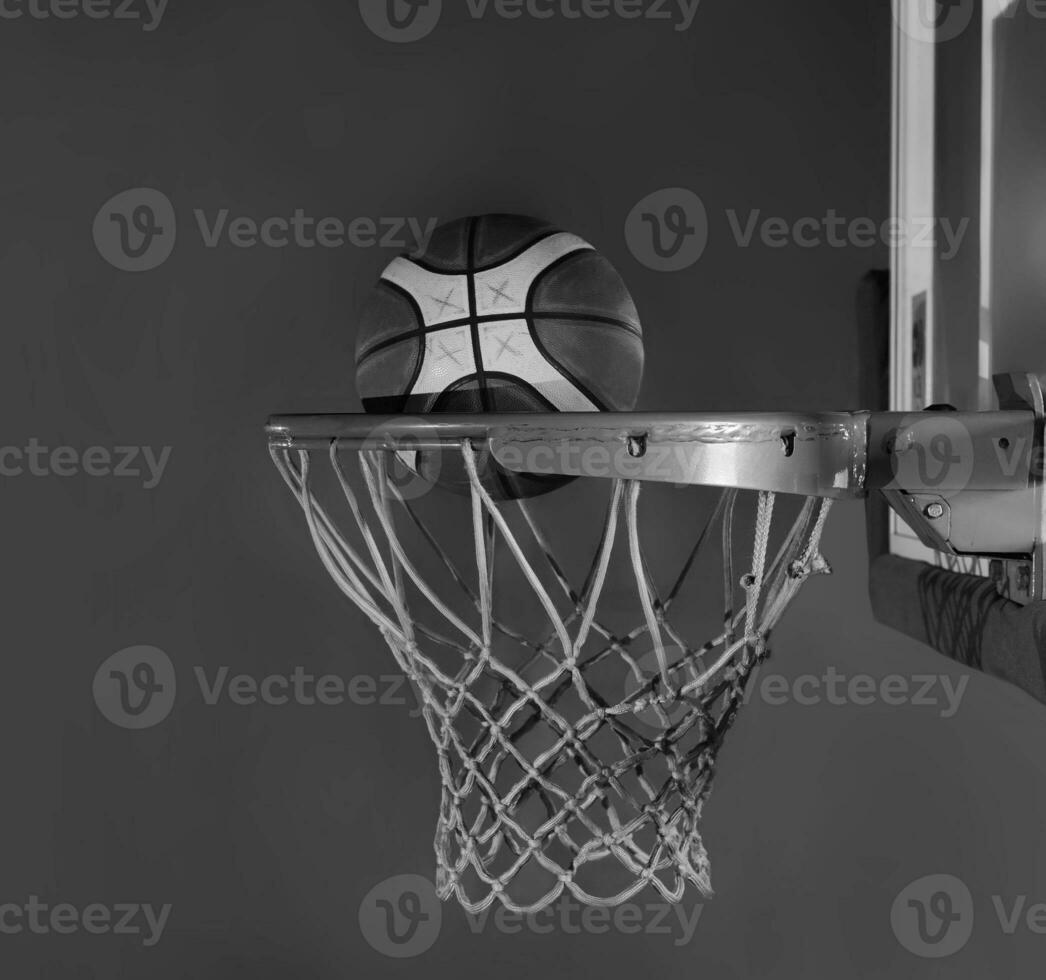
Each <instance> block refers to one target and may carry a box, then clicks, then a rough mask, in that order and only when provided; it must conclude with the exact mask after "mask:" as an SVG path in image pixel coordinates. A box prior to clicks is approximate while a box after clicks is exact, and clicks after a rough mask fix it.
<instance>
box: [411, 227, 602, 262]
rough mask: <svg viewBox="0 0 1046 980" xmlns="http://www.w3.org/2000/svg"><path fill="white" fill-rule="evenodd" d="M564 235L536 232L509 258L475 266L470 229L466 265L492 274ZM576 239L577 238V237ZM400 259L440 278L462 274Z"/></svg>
mask: <svg viewBox="0 0 1046 980" xmlns="http://www.w3.org/2000/svg"><path fill="white" fill-rule="evenodd" d="M475 220H476V219H475V218H470V219H469V221H475ZM563 234H567V232H562V231H559V230H558V229H552V230H551V231H542V232H535V238H534V239H533V240H532V241H528V242H526V244H524V245H522V246H520V247H519V248H518V250H517V251H515V252H510V253H509V254H508V256H506V257H505V258H501V259H497V260H496V261H494V262H492V263H490V265H473V264H472V261H473V255H472V252H471V245H470V244H469V242H471V241H472V238H471V235H472V230H471V228H470V229H469V236H470V237H469V238H468V239H467V241H466V246H465V247H466V249H467V250H469V252H468V255H467V256H466V258H465V263H466V265H467V266H468V267H469V268H471V269H473V270H474V271H475V272H477V273H478V272H490V271H491V270H492V269H497V268H498V267H499V266H502V265H505V264H506V263H507V262H514V261H515V260H516V259H518V258H519V257H520V256H521V255H522V254H523V253H524V252H526V251H527V250H528V249H532V248H533V247H534V246H535V245H540V244H541V243H542V242H543V241H546V240H547V239H549V238H554V237H555V236H556V235H563ZM574 237H575V238H576V237H577V236H576V235H575V236H574ZM585 244H586V245H587V246H588V248H590V249H591V248H592V246H591V245H588V243H587V242H586V243H585ZM593 251H594V249H593ZM400 258H401V259H404V260H406V261H407V262H413V263H414V265H416V266H418V267H419V268H421V269H424V270H425V271H426V272H432V273H434V274H436V275H440V276H453V275H460V273H455V272H454V271H453V270H451V269H437V268H436V267H435V266H433V265H430V264H428V263H426V262H425V261H424V259H422V258H420V257H419V256H416V255H409V254H407V253H404V254H403V255H401V256H400Z"/></svg>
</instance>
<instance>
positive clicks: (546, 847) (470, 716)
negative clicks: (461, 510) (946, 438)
mask: <svg viewBox="0 0 1046 980" xmlns="http://www.w3.org/2000/svg"><path fill="white" fill-rule="evenodd" d="M460 452H461V453H462V455H463V457H464V464H465V470H466V472H467V473H468V475H469V481H470V484H471V508H470V528H471V539H472V541H471V545H470V547H469V549H468V554H467V562H465V561H463V560H462V557H460V556H455V555H454V554H453V550H454V549H453V547H451V546H448V545H447V544H446V543H441V541H440V539H439V534H438V533H436V531H434V530H433V529H432V527H430V526H429V525H428V524H427V523H426V522H425V521H424V520H423V519H422V518H421V516H420V515H419V513H418V509H417V507H416V506H415V505H414V503H413V502H412V501H411V500H409V499H406V497H405V496H404V494H403V493H401V492H400V490H399V488H398V487H397V486H396V485H395V483H394V482H393V481H391V480H390V479H389V475H388V469H387V467H388V465H389V454H388V453H384V452H375V451H370V450H364V451H361V452H355V451H354V452H352V453H351V454H350V453H348V452H346V453H345V454H344V457H349V456H351V457H353V458H354V459H355V461H356V465H355V466H353V467H351V470H352V472H351V474H350V471H349V468H347V467H346V464H345V459H344V458H343V454H341V453H340V452H339V449H338V446H337V445H336V444H333V443H332V445H331V448H330V453H329V460H330V463H331V466H332V468H333V472H334V474H335V475H336V478H337V479H336V483H333V484H332V485H331V487H330V489H331V490H334V491H336V492H337V493H338V494H339V496H340V497H341V498H342V499H341V504H340V505H341V506H344V507H346V508H347V509H348V510H349V512H351V515H352V519H353V520H352V525H351V526H352V527H353V530H352V531H351V533H349V532H348V531H347V529H343V528H341V527H339V525H338V523H337V522H335V521H334V520H333V519H332V518H331V516H330V512H329V510H328V509H326V508H325V507H324V506H323V505H322V504H321V503H320V502H319V500H318V496H319V494H318V493H317V492H316V486H315V485H316V474H314V473H313V472H312V467H311V466H310V464H311V463H312V462H313V460H312V458H311V456H310V454H309V453H308V452H305V451H299V450H295V451H288V450H283V449H274V450H273V458H274V460H275V462H276V464H277V466H278V467H279V469H280V471H281V473H282V474H283V476H284V479H285V480H286V482H287V484H288V486H289V487H290V488H291V490H292V491H293V493H294V495H295V496H296V498H297V499H298V501H299V503H300V504H301V506H302V509H303V511H304V513H305V517H306V520H307V523H308V527H309V530H310V532H311V535H312V538H313V540H314V542H315V544H316V548H317V551H318V552H319V556H320V558H321V560H322V562H323V564H324V566H325V567H326V569H327V571H328V572H329V573H330V575H331V577H332V578H333V579H334V581H335V582H336V583H337V585H338V587H339V588H340V589H341V591H342V592H343V593H344V594H345V595H346V596H347V597H348V598H349V599H351V600H352V601H353V602H354V603H355V604H356V605H357V606H358V607H359V608H360V609H361V610H363V612H364V613H366V615H367V616H368V617H369V618H370V619H371V620H372V621H373V622H374V624H375V625H376V626H377V627H378V629H379V630H380V631H381V634H382V636H383V637H384V639H385V641H386V642H387V643H388V646H389V648H390V649H391V650H392V653H393V655H394V656H395V658H396V662H397V664H398V665H399V667H400V668H401V669H402V670H403V671H404V673H405V674H406V675H407V676H408V677H409V678H410V679H411V681H412V682H413V683H414V685H415V686H416V689H417V691H418V692H419V695H420V700H421V704H422V710H423V714H424V718H425V721H426V723H427V725H428V730H429V733H430V735H431V737H432V741H433V742H434V744H435V746H436V752H437V756H438V764H439V770H440V775H441V780H442V784H443V794H442V796H443V798H442V803H441V806H440V811H439V822H438V828H437V832H436V840H435V848H436V860H437V890H438V892H439V894H440V896H441V897H442V898H448V897H449V896H451V895H455V896H456V897H457V898H458V900H459V901H460V902H461V904H462V905H463V906H464V907H465V908H466V909H467V910H469V911H471V912H479V911H482V910H483V909H486V908H487V907H488V906H490V905H491V903H492V902H494V901H500V902H501V903H502V904H504V905H505V906H506V907H507V908H509V909H510V910H513V911H516V912H534V911H538V910H541V909H543V908H545V907H546V906H548V905H550V904H551V903H553V902H554V901H555V900H556V899H557V898H558V897H559V896H560V895H561V894H562V893H563V891H564V890H569V892H570V893H571V894H572V895H573V896H574V897H575V898H576V899H577V900H578V901H580V902H583V903H586V904H590V905H596V906H613V905H617V904H620V903H622V902H625V901H627V900H628V899H630V898H631V897H632V896H633V895H635V894H636V893H637V892H638V891H639V890H640V889H642V888H644V887H647V886H651V887H653V888H655V889H656V890H657V891H658V892H659V893H660V894H661V896H663V897H664V898H665V899H666V900H668V901H672V902H678V901H680V900H681V899H682V897H683V894H684V892H685V889H686V884H687V882H690V883H692V884H693V885H695V886H696V887H697V888H698V889H699V890H700V891H701V893H703V894H706V895H707V894H710V891H711V886H710V879H709V864H708V857H707V854H706V852H705V848H704V845H703V843H702V840H701V835H700V832H699V823H700V818H701V810H702V806H703V804H704V801H705V799H706V797H707V795H708V793H709V791H710V789H711V784H712V779H713V775H714V770H715V761H716V755H717V753H718V750H719V748H720V746H721V744H722V741H723V738H724V736H725V734H726V732H727V730H728V729H729V727H730V725H731V724H732V723H733V721H734V718H735V715H736V713H737V710H738V708H739V707H740V706H741V704H742V703H743V699H744V692H745V688H746V685H747V684H748V682H749V680H750V679H751V676H752V672H753V671H754V670H755V668H756V667H757V666H758V664H759V663H760V662H761V661H762V660H763V659H764V658H765V657H766V656H767V655H768V647H767V643H768V640H769V636H770V633H771V631H772V630H773V628H774V627H775V625H776V624H777V622H778V621H779V619H780V618H781V616H782V614H783V613H784V611H785V609H786V608H787V606H788V604H789V603H790V602H791V600H792V599H793V597H794V596H795V594H796V592H797V591H798V590H799V588H800V586H801V585H802V584H803V582H804V581H805V580H806V579H807V578H808V577H809V576H810V575H811V574H815V573H821V572H827V571H829V570H830V569H829V568H828V565H827V563H826V562H825V561H824V559H823V557H822V556H821V554H820V552H819V541H820V538H821V532H822V530H823V528H824V522H825V518H826V517H827V514H828V509H829V505H830V502H829V501H827V500H824V501H822V500H818V499H813V498H811V499H808V500H805V501H804V502H803V503H802V506H801V507H800V508H799V510H798V514H797V516H795V518H794V520H792V521H791V523H790V524H788V523H786V525H785V528H784V530H783V531H782V532H781V533H780V534H777V535H776V537H777V538H779V541H774V544H773V548H772V549H771V541H772V537H774V532H773V524H774V520H773V519H774V509H775V496H774V495H773V494H770V493H760V494H757V495H752V496H753V497H754V498H755V500H754V513H753V515H752V517H753V520H752V522H751V525H752V527H751V540H752V543H751V548H750V549H746V550H745V552H744V553H743V554H742V555H737V554H735V544H734V540H733V538H734V534H735V524H736V523H738V521H737V520H736V517H735V514H736V512H737V510H738V506H739V504H738V501H739V498H740V497H741V494H739V492H738V491H735V490H727V491H724V492H723V493H722V494H721V496H720V497H719V499H718V504H717V505H716V506H715V508H714V510H713V512H712V514H711V517H710V518H709V519H708V520H706V521H705V522H704V523H703V525H702V526H701V528H700V530H699V532H698V534H697V537H696V541H695V542H694V544H693V547H692V548H690V549H689V550H688V551H687V552H686V553H685V558H684V560H683V561H682V563H681V569H680V571H679V573H678V574H677V575H676V576H675V577H674V578H673V579H672V581H671V586H670V588H668V589H667V590H666V591H664V592H663V593H661V592H659V591H658V589H657V586H656V584H655V577H654V575H653V574H652V573H651V571H650V566H649V564H648V562H647V557H646V555H645V553H644V549H643V544H642V540H641V535H640V523H641V520H640V508H639V502H640V495H641V485H640V483H638V482H634V481H623V480H616V481H607V488H608V491H609V500H608V502H607V504H606V511H605V520H604V521H603V523H602V530H601V538H600V540H599V543H598V546H597V547H596V549H595V555H594V557H593V558H592V559H591V562H590V563H589V562H588V561H586V566H587V573H586V574H585V575H584V581H583V584H581V586H580V588H577V589H575V588H574V587H573V586H572V584H571V582H570V581H569V577H568V574H567V572H566V571H564V568H565V565H564V564H563V563H562V562H561V561H560V559H559V558H558V557H557V555H556V554H555V551H554V549H553V547H552V545H551V543H550V540H549V538H548V537H547V536H546V534H545V533H544V532H543V531H542V529H541V527H540V525H539V523H538V521H537V520H536V519H535V516H534V508H533V506H532V504H531V503H528V502H525V501H516V502H513V503H510V504H505V503H498V502H496V501H494V500H493V499H492V498H491V496H490V494H489V493H488V492H487V490H486V489H485V487H484V484H483V481H482V480H481V478H480V476H479V474H478V471H477V456H476V454H475V452H474V450H473V449H472V447H471V445H470V443H469V442H467V441H465V442H463V443H462V445H461V448H460ZM357 469H358V472H356V471H357ZM457 499H460V498H457ZM510 517H511V519H510ZM444 530H445V529H444ZM408 538H409V539H410V540H411V541H412V542H413V543H414V544H415V545H417V546H420V547H421V548H422V549H423V550H424V551H425V552H426V554H425V555H424V556H422V555H420V554H418V555H416V556H412V555H408V553H407V547H406V541H407V540H408ZM459 538H460V535H459ZM710 542H715V543H716V544H717V545H718V548H719V549H720V550H721V555H720V556H719V557H720V558H721V568H722V580H721V585H720V586H718V587H717V589H716V590H715V591H716V592H719V594H720V595H721V597H722V598H721V604H719V603H718V602H717V604H716V605H717V609H718V610H719V612H718V613H717V615H716V623H715V626H714V628H713V629H712V630H711V632H712V633H713V634H714V635H713V636H711V638H708V639H703V640H701V641H699V642H696V643H695V642H692V641H690V640H689V639H688V638H687V637H686V636H684V631H683V630H682V629H681V628H680V627H679V626H678V625H674V624H673V621H674V620H675V619H676V617H675V615H673V616H672V617H671V618H670V615H669V614H670V613H674V611H675V609H676V607H677V605H679V604H678V603H677V600H678V599H679V597H680V594H681V590H682V588H683V585H684V583H685V582H687V581H688V579H690V578H692V577H693V575H694V569H695V567H697V561H698V556H699V555H700V554H703V553H705V552H707V551H708V550H711V549H714V547H715V545H710ZM458 543H459V544H460V540H459V542H458ZM713 557H714V555H713ZM615 561H616V562H618V563H619V564H621V563H623V567H624V569H625V572H626V576H627V577H628V578H630V579H631V582H630V585H629V588H628V594H629V597H630V598H631V599H632V602H631V603H628V602H626V601H625V599H624V597H623V590H622V589H621V588H620V586H616V587H614V588H611V587H609V586H608V580H609V578H610V577H611V576H610V569H611V567H612V564H613V563H614V562H615ZM742 562H743V564H742ZM738 571H743V573H744V574H743V575H740V576H738V574H737V572H738ZM495 572H496V574H495ZM448 590H450V591H451V592H453V596H448V594H447V592H448ZM703 591H704V592H705V593H706V594H707V592H708V590H707V589H706V590H703ZM629 608H631V611H632V614H633V615H632V619H631V621H630V625H629V626H628V627H627V628H621V627H620V626H618V625H617V622H618V621H621V620H622V617H623V616H624V617H627V616H628V614H629ZM512 610H528V612H527V616H526V618H527V620H528V621H529V627H527V626H523V627H521V626H519V625H517V624H515V623H513V622H512V621H511V620H512V615H511V613H512ZM612 620H613V621H614V623H613V624H612V623H611V621H612Z"/></svg>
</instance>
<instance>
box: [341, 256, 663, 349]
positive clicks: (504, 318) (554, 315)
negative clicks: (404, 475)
mask: <svg viewBox="0 0 1046 980" xmlns="http://www.w3.org/2000/svg"><path fill="white" fill-rule="evenodd" d="M570 254H571V255H576V254H577V253H576V252H571V253H570ZM568 258H569V256H568ZM385 285H387V286H392V287H393V288H396V289H397V290H398V288H399V287H396V286H395V285H394V284H393V283H385ZM412 305H413V306H414V308H415V309H418V306H417V304H416V303H413V302H412ZM525 319H532V320H568V321H570V322H576V323H592V324H594V325H596V326H601V327H615V328H616V329H618V330H621V331H623V332H624V333H630V334H632V336H633V337H636V338H638V339H640V340H642V338H643V332H642V329H637V328H636V327H633V326H632V325H631V324H629V323H626V322H625V321H623V320H616V319H614V318H613V317H609V316H602V315H598V314H591V313H563V312H557V311H555V310H553V311H546V310H540V311H538V310H531V311H528V310H526V309H524V310H523V311H522V312H520V313H485V314H484V315H483V316H477V317H476V318H475V320H473V319H472V318H471V317H466V318H464V319H458V320H448V321H447V322H446V323H439V324H435V325H434V326H431V327H422V328H421V329H420V330H409V331H407V332H405V333H398V334H396V335H395V336H394V337H388V338H386V339H385V340H382V341H380V342H379V343H377V344H375V345H374V346H373V347H369V348H367V350H365V351H363V352H362V353H360V354H359V355H357V357H356V364H357V365H359V364H362V363H363V362H364V361H366V360H367V358H369V357H372V356H373V355H374V354H380V353H381V352H382V351H383V350H385V349H386V348H388V347H395V346H396V344H402V343H403V342H404V341H406V340H421V339H423V338H424V337H427V336H428V335H429V334H430V333H439V331H441V330H452V329H454V328H455V327H468V326H471V325H472V324H473V323H475V324H476V325H477V326H479V325H480V324H484V323H505V322H508V321H510V320H525Z"/></svg>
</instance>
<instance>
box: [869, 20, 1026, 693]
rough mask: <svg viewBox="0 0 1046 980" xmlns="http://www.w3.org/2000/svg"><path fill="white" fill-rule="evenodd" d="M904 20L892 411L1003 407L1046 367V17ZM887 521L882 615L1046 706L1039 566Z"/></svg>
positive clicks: (896, 137) (898, 72)
mask: <svg viewBox="0 0 1046 980" xmlns="http://www.w3.org/2000/svg"><path fill="white" fill-rule="evenodd" d="M892 9H893V14H894V17H893V32H894V37H893V68H894V70H893V114H892V115H893V139H892V197H893V201H892V214H893V215H894V217H895V218H896V219H897V221H898V226H899V228H900V229H901V231H902V235H901V236H900V237H899V240H898V241H897V243H896V247H895V248H894V249H893V250H892V262H891V275H890V303H889V305H890V352H889V365H890V371H889V388H890V391H889V406H890V408H891V409H893V410H895V411H904V412H908V411H912V410H916V409H920V408H924V407H927V406H930V405H942V404H944V405H952V406H954V407H955V408H957V409H959V410H982V411H984V410H990V409H992V408H995V407H996V399H995V394H994V390H993V385H992V378H993V376H995V375H1003V374H1009V373H1011V372H1022V371H1041V370H1042V369H1043V368H1044V367H1046V331H1044V330H1043V325H1042V321H1043V316H1044V311H1046V274H1044V270H1046V189H1044V185H1043V182H1042V168H1043V161H1044V160H1046V122H1044V120H1043V116H1042V113H1041V108H1039V107H1037V105H1036V103H1037V101H1038V100H1039V94H1038V93H1041V92H1042V91H1043V90H1044V83H1046V59H1044V58H1042V52H1043V50H1044V44H1046V11H1043V10H1042V9H1041V5H1039V4H1036V3H1033V2H1030V0H958V2H952V3H941V2H937V0H893V3H892ZM928 228H930V229H932V234H927V229H928ZM878 513H880V514H882V513H883V512H882V511H881V510H880V511H879V512H878ZM876 519H878V518H876ZM883 520H885V521H888V522H889V526H888V529H887V531H888V544H889V552H890V554H889V555H882V554H880V553H879V552H880V540H879V539H878V538H877V537H875V536H874V535H873V537H872V538H870V540H871V541H872V542H873V546H872V548H871V557H872V559H873V560H872V565H871V571H870V590H871V598H872V606H873V609H874V612H875V615H876V618H878V619H879V620H880V621H882V622H883V623H885V624H887V625H889V626H891V627H893V628H895V629H898V630H900V631H901V632H904V633H907V634H908V635H909V636H912V637H914V638H915V639H918V640H920V641H922V642H924V643H926V644H928V645H929V646H932V647H934V648H935V649H937V650H938V651H939V652H940V653H942V654H944V655H945V656H948V657H951V658H953V659H956V660H959V661H961V662H963V663H967V664H970V665H973V666H976V667H978V668H979V669H981V670H984V671H985V672H987V673H990V674H995V675H997V676H1000V677H1005V678H1007V679H1009V680H1011V681H1013V682H1014V683H1016V684H1018V685H1019V686H1021V687H1023V688H1024V689H1025V690H1027V691H1028V692H1030V693H1032V694H1033V695H1034V696H1035V697H1038V698H1039V699H1041V700H1046V652H1044V651H1043V650H1042V644H1041V641H1040V637H1041V636H1042V635H1043V630H1044V628H1046V626H1044V624H1046V603H1042V602H1034V601H1032V602H1029V601H1028V600H1029V598H1030V596H1029V595H1028V593H1027V591H1025V590H1024V589H1023V585H1024V583H1025V582H1026V580H1027V566H1026V565H1022V564H1020V563H1015V562H1008V563H1000V562H997V561H995V562H993V561H991V560H988V559H983V558H982V559H973V558H971V559H967V558H955V557H952V556H948V555H943V554H941V553H940V552H936V551H933V550H931V549H929V548H927V547H926V546H924V545H923V544H922V543H921V542H920V540H919V539H918V538H917V537H916V536H915V534H914V533H913V532H912V531H911V529H910V528H909V527H908V526H907V525H906V524H905V523H904V522H903V521H902V520H901V519H900V518H899V517H898V516H897V514H896V513H895V512H892V511H891V512H890V513H889V515H888V516H884V517H883ZM883 543H885V542H883ZM877 555H878V557H876V556H877ZM926 563H929V564H926ZM999 593H1002V594H999Z"/></svg>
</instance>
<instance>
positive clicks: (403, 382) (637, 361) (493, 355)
mask: <svg viewBox="0 0 1046 980" xmlns="http://www.w3.org/2000/svg"><path fill="white" fill-rule="evenodd" d="M642 377H643V333H642V328H641V326H640V322H639V316H638V314H637V312H636V307H635V304H634V303H633V301H632V298H631V296H630V295H629V293H628V290H627V289H626V287H625V284H624V282H623V281H622V279H621V277H620V276H619V275H618V274H617V272H616V271H615V269H614V267H613V266H612V265H611V264H610V263H609V262H608V261H607V260H606V259H605V258H604V257H603V256H602V255H600V254H599V253H598V252H597V251H596V250H595V249H594V248H593V247H592V246H591V245H589V244H588V243H587V242H586V241H584V240H583V239H581V238H579V237H578V236H577V235H572V234H570V233H568V232H564V231H561V230H559V229H557V228H555V227H553V226H552V225H549V224H547V223H545V222H543V221H539V220H537V219H534V218H527V217H521V216H516V215H500V214H496V215H484V216H481V217H470V218H462V219H459V220H456V221H452V222H449V223H447V224H444V225H441V226H440V227H438V228H437V229H436V230H435V231H434V232H433V234H432V238H431V239H430V241H429V243H428V245H427V246H426V247H425V249H424V251H423V252H421V253H420V254H418V255H412V256H401V257H399V258H397V259H395V260H394V261H393V262H391V263H390V264H389V266H388V267H387V268H386V269H385V271H384V272H383V273H382V275H381V279H380V281H379V283H378V285H377V287H376V288H375V290H374V292H373V295H372V296H371V298H370V301H369V302H368V303H367V305H366V307H365V309H364V311H363V314H362V316H361V319H360V324H359V330H358V334H357V345H356V380H357V389H358V391H359V394H360V398H361V399H362V402H363V407H364V409H365V410H366V411H367V412H371V413H377V414H382V415H392V414H425V413H430V412H457V413H463V412H594V411H622V412H623V411H630V410H631V409H633V408H634V407H635V404H636V399H637V397H638V394H639V387H640V383H641V381H642ZM399 457H400V459H401V460H402V461H403V462H404V463H405V464H406V465H407V466H408V467H410V468H411V469H413V470H414V472H416V473H417V474H418V475H419V476H421V477H423V478H424V479H426V480H430V481H431V482H433V483H435V484H437V485H439V486H442V487H446V488H448V489H450V490H453V491H456V492H460V493H468V492H469V480H468V476H467V473H466V471H465V465H464V461H463V459H462V458H461V457H460V454H458V453H457V452H451V451H449V450H447V451H443V452H432V451H426V452H419V451H414V450H410V449H405V450H404V451H403V452H401V453H399ZM477 463H478V464H479V470H480V473H481V474H482V482H483V485H484V487H485V488H486V489H487V490H488V491H489V492H490V493H491V495H492V496H494V497H495V498H496V499H499V500H510V499H518V498H520V497H532V496H536V495H538V494H541V493H545V492H547V491H549V490H552V489H555V488H556V487H558V486H561V485H563V484H564V483H566V482H569V479H570V478H566V477H539V476H528V475H525V474H517V473H510V472H508V471H506V470H504V469H502V468H501V467H500V466H498V464H497V463H496V462H495V461H493V460H492V459H491V458H489V456H487V455H478V456H477Z"/></svg>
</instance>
